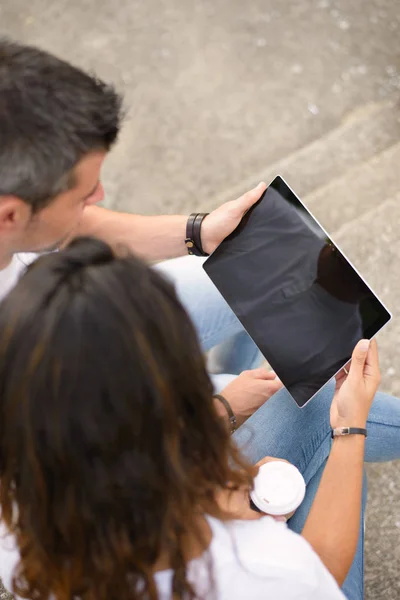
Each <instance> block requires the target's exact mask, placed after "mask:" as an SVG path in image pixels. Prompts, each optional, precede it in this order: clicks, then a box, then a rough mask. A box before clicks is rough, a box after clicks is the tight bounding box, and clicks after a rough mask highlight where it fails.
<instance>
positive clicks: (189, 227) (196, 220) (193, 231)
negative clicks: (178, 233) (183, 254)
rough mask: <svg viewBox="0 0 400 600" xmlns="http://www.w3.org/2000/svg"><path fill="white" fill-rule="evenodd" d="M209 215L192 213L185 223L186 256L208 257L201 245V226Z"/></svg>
mask: <svg viewBox="0 0 400 600" xmlns="http://www.w3.org/2000/svg"><path fill="white" fill-rule="evenodd" d="M208 215H209V213H192V214H191V215H190V216H189V218H188V220H187V223H186V239H185V244H186V248H187V251H188V254H191V255H192V254H193V255H194V256H208V254H207V252H204V250H203V246H202V244H201V226H202V223H203V221H204V219H205V218H206V217H207V216H208Z"/></svg>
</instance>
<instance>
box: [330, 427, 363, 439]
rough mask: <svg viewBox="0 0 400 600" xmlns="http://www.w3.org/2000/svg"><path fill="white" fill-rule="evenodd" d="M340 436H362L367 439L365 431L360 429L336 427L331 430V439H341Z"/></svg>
mask: <svg viewBox="0 0 400 600" xmlns="http://www.w3.org/2000/svg"><path fill="white" fill-rule="evenodd" d="M342 435H364V436H365V437H367V430H366V429H362V428H361V427H336V429H332V437H333V438H335V437H341V436H342Z"/></svg>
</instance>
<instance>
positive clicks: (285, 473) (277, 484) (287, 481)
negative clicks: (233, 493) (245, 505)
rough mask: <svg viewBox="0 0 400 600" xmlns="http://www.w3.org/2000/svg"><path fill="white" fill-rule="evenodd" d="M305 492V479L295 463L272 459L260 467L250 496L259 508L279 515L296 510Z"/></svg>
mask: <svg viewBox="0 0 400 600" xmlns="http://www.w3.org/2000/svg"><path fill="white" fill-rule="evenodd" d="M305 493H306V484H305V481H304V479H303V476H302V474H301V473H300V471H299V470H298V469H297V468H296V467H295V466H294V465H291V464H289V463H286V462H282V461H272V462H268V463H265V464H264V465H262V466H261V467H260V469H259V471H258V474H257V477H256V478H255V479H254V489H253V490H252V491H251V493H250V496H251V499H252V500H253V502H254V504H255V505H256V506H257V508H259V510H261V511H262V512H264V513H268V514H270V515H276V516H278V515H288V514H290V513H291V512H293V511H294V510H296V508H297V507H298V506H300V504H301V503H302V502H303V499H304V495H305Z"/></svg>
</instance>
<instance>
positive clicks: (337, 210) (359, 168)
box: [303, 142, 400, 231]
mask: <svg viewBox="0 0 400 600" xmlns="http://www.w3.org/2000/svg"><path fill="white" fill-rule="evenodd" d="M399 165H400V142H398V143H397V144H394V145H393V146H391V147H389V148H388V149H386V150H384V151H383V152H381V153H379V154H377V155H376V156H373V157H372V158H371V159H370V160H368V161H365V162H364V163H361V164H358V165H356V166H354V167H352V168H351V169H348V170H347V171H346V172H345V173H344V174H343V175H342V176H340V177H337V178H336V179H334V180H333V181H331V182H330V183H328V184H327V185H324V186H322V187H320V188H318V189H317V190H316V191H315V192H313V193H311V194H309V195H307V196H306V197H304V198H303V199H304V202H305V204H306V206H307V207H308V208H309V209H310V210H311V211H312V212H313V214H314V215H315V216H316V217H317V218H318V219H319V220H320V221H321V223H322V225H324V227H325V228H326V229H328V230H329V231H335V230H337V229H339V228H340V227H341V226H342V225H344V224H345V223H346V222H348V221H352V220H353V219H355V218H357V219H358V218H359V217H360V216H362V215H363V214H364V213H368V212H369V211H370V210H372V209H374V208H376V207H378V206H380V204H381V203H382V202H383V200H384V199H385V198H388V197H391V196H393V195H394V194H396V193H397V192H398V191H400V168H399Z"/></svg>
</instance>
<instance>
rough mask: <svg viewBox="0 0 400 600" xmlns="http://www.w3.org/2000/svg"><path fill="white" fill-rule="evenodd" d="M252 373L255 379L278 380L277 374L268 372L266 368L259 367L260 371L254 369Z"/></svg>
mask: <svg viewBox="0 0 400 600" xmlns="http://www.w3.org/2000/svg"><path fill="white" fill-rule="evenodd" d="M251 373H252V374H253V376H254V378H255V379H271V380H274V379H276V373H274V371H268V369H267V368H266V367H258V369H252V370H251ZM278 381H279V380H278Z"/></svg>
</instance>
